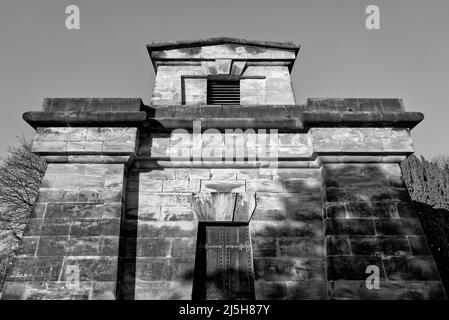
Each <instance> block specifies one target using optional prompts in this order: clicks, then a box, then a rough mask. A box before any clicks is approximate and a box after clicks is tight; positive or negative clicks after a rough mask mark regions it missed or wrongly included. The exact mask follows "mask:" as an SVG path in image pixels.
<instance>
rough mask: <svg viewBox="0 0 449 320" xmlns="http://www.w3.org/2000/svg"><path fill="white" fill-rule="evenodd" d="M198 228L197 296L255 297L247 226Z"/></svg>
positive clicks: (195, 295) (222, 297)
mask: <svg viewBox="0 0 449 320" xmlns="http://www.w3.org/2000/svg"><path fill="white" fill-rule="evenodd" d="M198 231H199V232H200V234H199V238H198V240H199V243H198V250H197V263H196V267H195V269H196V270H195V271H196V274H195V278H196V279H195V291H196V294H195V293H194V298H199V299H207V300H221V299H254V271H253V261H252V253H251V242H250V237H249V229H248V226H247V225H203V226H200V229H199V230H198Z"/></svg>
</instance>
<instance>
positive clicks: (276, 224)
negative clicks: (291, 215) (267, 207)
mask: <svg viewBox="0 0 449 320" xmlns="http://www.w3.org/2000/svg"><path fill="white" fill-rule="evenodd" d="M250 230H251V234H252V235H253V236H256V237H257V236H260V237H272V238H283V237H309V238H314V237H317V238H319V237H323V223H322V222H321V221H314V222H310V223H304V222H299V221H294V222H293V221H251V223H250Z"/></svg>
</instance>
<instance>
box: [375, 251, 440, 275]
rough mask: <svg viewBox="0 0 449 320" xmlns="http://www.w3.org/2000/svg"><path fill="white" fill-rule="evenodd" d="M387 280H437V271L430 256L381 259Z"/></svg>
mask: <svg viewBox="0 0 449 320" xmlns="http://www.w3.org/2000/svg"><path fill="white" fill-rule="evenodd" d="M383 264H384V266H385V272H386V274H387V278H388V280H406V281H410V280H421V281H424V280H427V281H428V280H435V281H437V280H439V279H440V277H439V274H438V270H437V268H436V265H435V262H434V261H433V258H432V257H431V256H428V257H425V256H420V257H415V256H409V257H390V258H385V259H383Z"/></svg>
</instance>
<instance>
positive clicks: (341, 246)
mask: <svg viewBox="0 0 449 320" xmlns="http://www.w3.org/2000/svg"><path fill="white" fill-rule="evenodd" d="M326 239H327V245H326V250H327V253H326V254H327V255H328V256H339V255H346V256H349V255H351V245H350V242H349V237H344V236H343V237H341V236H327V237H326Z"/></svg>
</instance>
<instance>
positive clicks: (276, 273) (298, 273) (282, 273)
mask: <svg viewBox="0 0 449 320" xmlns="http://www.w3.org/2000/svg"><path fill="white" fill-rule="evenodd" d="M254 274H255V280H256V281H257V280H259V279H263V280H265V281H270V282H276V281H324V280H325V271H324V261H323V259H314V258H255V259H254Z"/></svg>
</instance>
